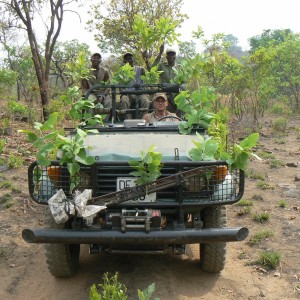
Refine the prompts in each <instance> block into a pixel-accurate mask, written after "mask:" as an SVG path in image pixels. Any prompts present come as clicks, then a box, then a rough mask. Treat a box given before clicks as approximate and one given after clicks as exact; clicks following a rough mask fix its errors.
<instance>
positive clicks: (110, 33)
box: [88, 0, 187, 57]
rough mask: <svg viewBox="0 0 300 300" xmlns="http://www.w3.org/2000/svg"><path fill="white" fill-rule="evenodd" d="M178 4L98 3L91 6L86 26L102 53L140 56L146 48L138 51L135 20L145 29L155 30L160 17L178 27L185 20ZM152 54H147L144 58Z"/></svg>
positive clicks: (149, 0) (143, 0)
mask: <svg viewBox="0 0 300 300" xmlns="http://www.w3.org/2000/svg"><path fill="white" fill-rule="evenodd" d="M182 4H183V0H170V1H167V0H162V1H157V0H136V1H132V0H109V1H104V0H102V1H101V2H100V3H99V4H95V5H92V11H91V15H92V20H90V21H89V22H88V24H89V28H90V30H91V31H92V30H93V31H95V32H97V33H96V34H95V40H96V41H98V42H99V47H100V48H101V49H102V51H103V52H106V53H107V52H111V53H116V54H119V53H122V52H123V51H128V50H131V51H133V52H137V53H140V54H141V55H142V53H143V52H144V51H145V50H148V51H149V48H148V49H144V48H143V49H141V48H139V47H140V38H141V36H140V35H139V34H137V31H136V30H134V24H135V22H136V18H137V17H139V18H140V19H142V20H144V22H146V24H147V28H153V27H155V26H156V24H157V20H160V19H161V18H164V19H165V20H167V21H168V22H169V25H170V24H171V25H172V24H176V27H179V26H180V24H181V23H182V22H183V21H184V20H185V19H186V18H187V16H186V15H184V14H181V13H180V9H181V6H182ZM144 32H146V31H144ZM149 38H151V35H149ZM158 42H159V41H156V43H155V42H154V46H155V47H156V48H154V49H158V47H159V44H158ZM161 42H163V41H161ZM152 55H153V54H152V53H150V55H149V53H148V57H149V56H152Z"/></svg>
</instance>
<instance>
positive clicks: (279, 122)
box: [273, 117, 288, 133]
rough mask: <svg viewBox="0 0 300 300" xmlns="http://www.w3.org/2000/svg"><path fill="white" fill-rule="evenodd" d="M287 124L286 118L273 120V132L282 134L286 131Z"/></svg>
mask: <svg viewBox="0 0 300 300" xmlns="http://www.w3.org/2000/svg"><path fill="white" fill-rule="evenodd" d="M287 124H288V120H287V119H286V118H282V117H281V118H277V119H275V120H274V123H273V130H274V131H275V132H280V133H283V132H285V131H286V128H287Z"/></svg>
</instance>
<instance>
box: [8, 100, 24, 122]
mask: <svg viewBox="0 0 300 300" xmlns="http://www.w3.org/2000/svg"><path fill="white" fill-rule="evenodd" d="M8 112H9V114H10V115H11V116H12V117H13V118H14V117H16V116H19V117H28V107H26V106H25V105H23V104H22V103H20V102H17V101H14V100H10V101H8Z"/></svg>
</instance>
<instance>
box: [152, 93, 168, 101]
mask: <svg viewBox="0 0 300 300" xmlns="http://www.w3.org/2000/svg"><path fill="white" fill-rule="evenodd" d="M158 98H163V99H165V100H166V101H168V98H167V95H166V94H164V93H156V94H154V96H153V99H152V100H153V101H156V99H158Z"/></svg>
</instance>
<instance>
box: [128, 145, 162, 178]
mask: <svg viewBox="0 0 300 300" xmlns="http://www.w3.org/2000/svg"><path fill="white" fill-rule="evenodd" d="M154 149H155V147H154V145H152V146H151V147H150V148H149V149H148V150H147V151H141V152H140V157H139V159H138V160H129V161H128V163H129V165H130V166H131V167H132V168H133V169H134V170H135V171H133V172H131V173H130V175H133V176H135V177H137V179H136V180H135V183H137V184H144V183H149V182H152V181H155V180H156V179H157V178H159V177H160V174H161V173H160V170H161V168H162V163H161V160H162V154H161V153H159V152H157V151H154Z"/></svg>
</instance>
